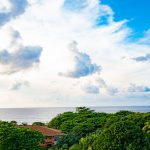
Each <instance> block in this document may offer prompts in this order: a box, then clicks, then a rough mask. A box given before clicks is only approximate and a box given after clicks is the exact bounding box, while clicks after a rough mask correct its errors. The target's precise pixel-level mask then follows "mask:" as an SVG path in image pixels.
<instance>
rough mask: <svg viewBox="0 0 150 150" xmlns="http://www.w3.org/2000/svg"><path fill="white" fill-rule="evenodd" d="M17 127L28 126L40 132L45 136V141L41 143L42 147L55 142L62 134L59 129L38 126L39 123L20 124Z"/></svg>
mask: <svg viewBox="0 0 150 150" xmlns="http://www.w3.org/2000/svg"><path fill="white" fill-rule="evenodd" d="M18 127H21V128H30V129H33V130H35V131H39V132H41V133H42V134H43V135H44V136H45V137H46V139H45V143H44V144H41V146H42V147H49V146H53V145H55V144H56V142H57V140H58V138H59V137H60V136H62V135H63V133H62V131H61V130H57V129H53V128H48V127H47V126H39V125H25V126H23V125H20V126H18Z"/></svg>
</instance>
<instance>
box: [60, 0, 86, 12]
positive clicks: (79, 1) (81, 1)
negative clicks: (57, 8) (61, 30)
mask: <svg viewBox="0 0 150 150" xmlns="http://www.w3.org/2000/svg"><path fill="white" fill-rule="evenodd" d="M86 5H87V1H85V0H65V2H64V5H63V8H64V9H66V10H69V11H81V10H82V9H84V8H85V7H86Z"/></svg>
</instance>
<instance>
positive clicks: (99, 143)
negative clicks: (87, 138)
mask: <svg viewBox="0 0 150 150" xmlns="http://www.w3.org/2000/svg"><path fill="white" fill-rule="evenodd" d="M144 143H145V135H144V133H143V132H142V130H141V128H140V127H139V126H138V125H137V124H136V123H135V122H133V121H129V120H127V121H118V122H115V123H114V124H112V125H111V126H110V127H109V128H106V129H104V130H103V131H102V133H101V134H100V135H99V136H98V138H97V139H96V140H95V141H94V143H93V149H94V150H127V149H130V150H139V149H140V150H145V148H147V149H148V147H149V145H147V144H144ZM149 148H150V147H149Z"/></svg>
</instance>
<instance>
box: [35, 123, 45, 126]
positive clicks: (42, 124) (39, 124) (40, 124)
mask: <svg viewBox="0 0 150 150" xmlns="http://www.w3.org/2000/svg"><path fill="white" fill-rule="evenodd" d="M32 125H38V126H45V123H43V122H33V123H32Z"/></svg>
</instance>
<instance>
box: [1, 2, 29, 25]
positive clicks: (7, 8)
mask: <svg viewBox="0 0 150 150" xmlns="http://www.w3.org/2000/svg"><path fill="white" fill-rule="evenodd" d="M4 1H6V2H4ZM0 4H1V7H0V10H1V11H0V26H1V25H4V24H5V23H7V22H8V21H10V20H11V19H12V18H15V17H17V16H19V15H21V14H22V13H24V12H25V8H26V7H27V5H28V2H27V0H2V2H0Z"/></svg>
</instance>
